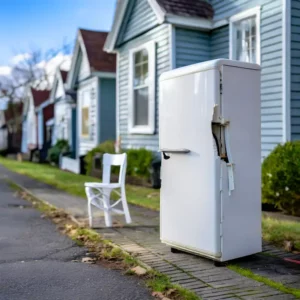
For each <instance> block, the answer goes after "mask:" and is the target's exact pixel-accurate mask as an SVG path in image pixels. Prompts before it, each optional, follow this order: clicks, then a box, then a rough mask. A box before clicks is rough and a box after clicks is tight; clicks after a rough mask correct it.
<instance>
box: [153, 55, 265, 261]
mask: <svg viewBox="0 0 300 300" xmlns="http://www.w3.org/2000/svg"><path fill="white" fill-rule="evenodd" d="M159 112H160V120H159V124H160V131H159V139H160V140H159V143H160V151H161V152H162V168H161V217H160V218H161V229H160V230H161V232H160V235H161V241H162V242H163V243H166V244H168V245H170V246H171V247H172V248H173V249H175V250H176V249H178V250H182V251H187V252H191V253H194V254H199V255H201V256H205V257H208V258H211V259H213V260H215V261H220V262H222V261H228V260H232V259H235V258H238V257H242V256H247V255H250V254H254V253H257V252H260V251H261V248H262V240H261V238H262V236H261V146H260V145H261V133H260V124H261V119H260V66H259V65H256V64H249V63H243V62H238V61H232V60H226V59H219V60H213V61H208V62H204V63H199V64H195V65H191V66H187V67H183V68H179V69H176V70H172V71H169V72H166V73H164V74H162V75H161V77H160V110H159Z"/></svg>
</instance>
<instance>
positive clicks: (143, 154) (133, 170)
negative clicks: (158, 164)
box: [126, 148, 153, 179]
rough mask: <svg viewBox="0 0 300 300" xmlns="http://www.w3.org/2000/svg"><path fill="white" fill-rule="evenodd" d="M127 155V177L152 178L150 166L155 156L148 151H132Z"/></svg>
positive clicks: (128, 151)
mask: <svg viewBox="0 0 300 300" xmlns="http://www.w3.org/2000/svg"><path fill="white" fill-rule="evenodd" d="M126 153H127V175H130V176H136V177H144V178H147V179H148V178H150V172H149V169H150V166H151V162H152V160H153V154H152V152H151V151H149V150H146V149H143V148H141V149H130V150H127V151H126Z"/></svg>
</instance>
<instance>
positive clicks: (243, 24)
mask: <svg viewBox="0 0 300 300" xmlns="http://www.w3.org/2000/svg"><path fill="white" fill-rule="evenodd" d="M235 27H236V40H235V41H234V42H235V57H234V58H235V59H237V60H240V61H245V62H253V63H255V62H256V55H255V53H256V18H255V17H252V18H248V19H245V20H242V21H239V22H237V23H235Z"/></svg>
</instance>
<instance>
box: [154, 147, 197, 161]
mask: <svg viewBox="0 0 300 300" xmlns="http://www.w3.org/2000/svg"><path fill="white" fill-rule="evenodd" d="M159 151H160V152H162V154H163V157H164V159H169V158H170V156H169V155H167V154H166V153H175V154H186V153H190V152H191V151H190V150H189V149H167V148H163V149H160V150H159Z"/></svg>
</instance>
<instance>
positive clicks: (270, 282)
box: [228, 265, 300, 299]
mask: <svg viewBox="0 0 300 300" xmlns="http://www.w3.org/2000/svg"><path fill="white" fill-rule="evenodd" d="M228 268H229V269H231V270H232V271H235V272H237V273H239V274H241V275H242V276H245V277H248V278H251V279H254V280H256V281H259V282H262V283H264V284H265V285H268V286H270V287H272V288H274V289H276V290H279V291H281V292H283V293H286V294H291V295H293V296H295V297H296V298H298V299H300V290H299V289H294V288H289V287H287V286H285V285H283V284H282V283H280V282H276V281H273V280H271V279H269V278H266V277H263V276H260V275H257V274H254V273H253V272H252V271H251V270H249V269H244V268H241V267H238V266H236V265H230V266H228Z"/></svg>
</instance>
